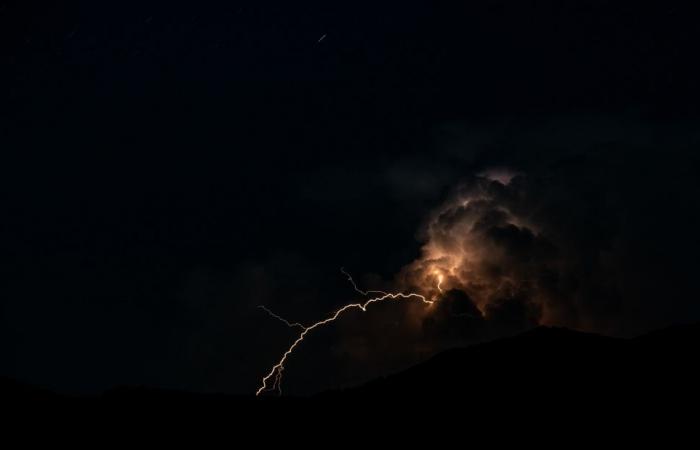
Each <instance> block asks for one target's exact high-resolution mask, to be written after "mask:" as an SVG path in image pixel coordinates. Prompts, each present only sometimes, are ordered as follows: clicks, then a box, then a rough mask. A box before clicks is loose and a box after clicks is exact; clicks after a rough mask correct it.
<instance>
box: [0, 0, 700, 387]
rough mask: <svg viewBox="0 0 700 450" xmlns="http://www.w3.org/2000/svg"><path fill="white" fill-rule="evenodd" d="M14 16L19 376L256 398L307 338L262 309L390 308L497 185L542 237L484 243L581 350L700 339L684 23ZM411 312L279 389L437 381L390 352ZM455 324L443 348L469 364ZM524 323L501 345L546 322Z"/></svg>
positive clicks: (6, 71)
mask: <svg viewBox="0 0 700 450" xmlns="http://www.w3.org/2000/svg"><path fill="white" fill-rule="evenodd" d="M16 3H18V4H14V3H12V2H11V3H5V2H2V3H0V41H1V42H2V45H3V48H2V63H1V64H2V66H1V67H2V75H0V77H1V79H2V84H1V88H0V89H1V91H0V92H1V94H0V96H1V97H0V104H1V105H2V106H1V107H0V111H1V113H2V120H0V139H1V141H0V145H1V149H2V151H1V155H2V156H1V157H2V161H1V162H2V163H1V164H0V170H1V171H2V172H1V173H0V179H1V180H2V189H1V190H0V195H2V197H1V200H2V212H3V214H2V221H1V222H0V233H1V235H0V236H1V238H0V252H1V254H2V260H1V264H2V274H3V281H2V283H0V299H1V300H0V302H1V303H0V355H1V357H0V374H3V375H8V376H12V377H16V378H19V379H21V380H25V381H29V382H33V383H38V384H42V385H46V386H50V387H52V388H56V389H60V390H64V391H72V392H95V391H99V390H102V389H105V388H108V387H111V386H114V385H118V384H146V385H155V386H164V387H173V388H183V389H192V390H205V391H224V392H231V393H251V392H254V390H255V388H256V386H257V384H258V382H259V378H260V377H261V376H262V375H264V373H266V371H267V370H268V369H269V367H270V366H271V365H272V364H273V362H274V361H275V360H276V358H277V357H278V356H279V354H280V353H281V352H282V351H283V350H284V349H285V348H286V346H287V345H288V344H289V342H290V340H291V339H292V338H293V333H291V332H290V331H289V330H286V329H285V328H284V327H283V326H281V324H280V323H279V322H276V321H274V320H272V319H270V318H269V317H267V316H266V315H265V314H264V313H263V312H261V311H260V310H259V309H256V305H258V304H261V303H264V304H267V305H269V306H270V307H271V308H274V309H275V310H276V311H278V312H279V313H280V314H284V315H285V316H286V317H290V318H292V319H294V320H301V321H304V322H305V323H308V322H311V321H314V320H317V319H318V318H320V317H322V316H324V315H325V314H326V313H327V312H328V311H330V310H332V309H333V308H335V307H338V306H340V305H342V304H344V303H345V302H348V301H351V300H354V299H355V296H354V295H353V292H352V290H351V289H349V287H348V286H347V283H346V282H345V279H344V277H343V276H342V274H340V272H339V269H340V267H341V266H344V267H346V268H347V269H348V270H351V271H352V272H353V273H354V274H356V275H357V278H358V281H362V282H363V283H367V284H370V285H371V284H372V283H375V284H377V285H382V286H384V285H386V284H387V283H389V284H390V283H391V281H392V280H393V279H394V277H395V276H396V274H397V273H399V272H400V270H401V269H402V267H404V266H406V265H408V264H410V263H411V262H412V261H414V260H416V259H417V258H419V256H420V254H421V253H420V248H421V240H422V241H425V236H424V235H423V234H422V233H421V231H420V230H421V229H422V227H424V226H425V223H426V218H427V217H428V216H429V213H430V211H434V210H435V208H437V207H439V206H440V205H441V204H443V202H444V201H445V200H446V199H448V198H450V195H451V194H450V193H451V192H454V189H456V188H458V186H462V185H464V183H467V184H469V183H472V182H473V181H474V177H475V176H476V175H478V174H479V173H482V172H483V171H484V170H487V169H489V168H492V167H507V168H510V169H511V170H513V171H515V172H517V173H519V174H521V178H519V180H520V181H518V183H516V184H514V185H513V186H510V187H509V189H510V190H507V191H508V192H505V193H503V192H500V191H499V192H498V193H496V194H493V195H494V198H497V199H500V200H502V201H506V200H507V202H511V203H509V204H512V205H513V208H516V209H518V208H520V209H518V210H519V211H521V212H520V214H521V216H523V217H524V216H525V215H526V216H527V217H529V218H531V219H533V220H535V219H536V220H537V221H538V224H539V230H540V231H542V234H541V235H537V236H536V238H537V239H535V237H532V236H530V235H529V234H527V233H525V234H523V233H520V232H519V231H518V232H516V235H508V234H507V232H508V230H507V229H505V228H503V227H500V225H498V224H497V222H493V224H492V228H491V229H490V230H491V231H489V232H486V234H484V236H486V238H488V239H493V240H494V241H493V242H496V243H499V245H501V247H499V248H506V249H512V250H513V252H515V250H516V249H521V250H522V249H525V250H524V252H525V256H526V259H527V260H528V264H527V267H528V268H532V267H534V268H536V270H540V269H541V268H542V267H544V266H546V267H547V268H551V267H554V266H556V268H557V270H558V272H557V273H558V276H560V278H558V280H560V281H561V280H563V279H566V280H567V281H566V283H564V282H561V283H559V282H557V283H553V284H556V286H557V288H556V289H554V288H552V292H553V291H554V290H556V292H557V294H556V296H553V297H552V298H556V301H557V302H562V303H561V304H563V305H564V306H562V307H561V311H565V312H563V313H562V315H561V316H558V317H561V324H562V325H565V326H573V327H577V328H582V329H589V330H594V331H601V332H606V333H611V334H621V335H631V334H636V333H640V332H643V331H645V330H648V329H651V328H655V327H659V326H664V325H667V324H670V323H675V322H684V321H691V320H697V319H698V318H700V306H698V288H697V287H696V286H695V284H696V283H694V281H695V279H696V274H697V273H698V262H697V254H698V250H700V245H699V242H698V231H697V230H698V229H699V228H698V226H699V225H700V223H699V222H700V215H699V214H698V208H697V198H698V194H700V186H698V177H697V173H698V169H699V168H700V164H699V162H700V161H699V158H698V156H697V155H698V152H697V150H698V146H699V145H700V131H698V130H700V128H699V127H698V126H699V125H700V121H699V120H698V118H699V116H698V113H699V112H700V111H698V105H699V103H698V101H699V100H700V84H699V82H698V80H700V71H699V70H698V69H697V67H696V64H695V61H696V59H697V58H696V53H697V43H698V37H699V36H698V34H700V33H699V32H698V28H697V25H696V23H695V22H696V20H695V17H696V16H695V14H693V11H690V10H688V9H687V8H688V7H687V6H686V5H685V2H675V1H671V2H663V4H662V3H658V2H657V3H656V4H655V5H653V6H646V5H645V4H642V3H640V2H632V1H602V0H598V1H541V2H524V1H515V0H509V1H495V0H494V1H485V2H457V3H460V4H459V5H440V6H438V5H437V4H436V2H427V1H426V2H409V4H397V5H388V4H381V3H377V2H372V3H371V4H369V5H365V4H360V3H358V2H342V3H339V2H264V1H263V2H259V1H256V2H235V1H227V2H222V3H221V4H218V5H208V6H203V5H199V4H195V3H192V2H185V3H183V4H182V5H177V4H173V2H154V1H151V2H148V1H145V2H139V4H138V6H128V5H124V4H123V2H110V1H104V2H88V1H84V2H56V3H55V5H54V6H48V7H47V6H46V5H45V4H44V3H45V2H32V1H25V2H16ZM322 36H325V38H323V39H321V37H322ZM496 188H497V187H496ZM489 189H491V188H489ZM489 192H490V191H489ZM503 199H506V200H503ZM494 230H495V231H494ZM499 230H500V231H502V232H503V233H506V234H503V233H501V234H498V233H496V231H499ZM500 231H499V232H500ZM511 231H512V230H511ZM516 231H517V230H516ZM520 231H522V230H520ZM525 231H527V230H525ZM494 233H496V234H494ZM518 233H520V234H518ZM528 233H529V231H528ZM539 238H542V239H539ZM528 239H529V240H528ZM523 242H525V243H526V244H527V245H525V244H523ZM523 245H525V246H523ZM542 248H554V249H556V250H557V251H556V252H554V251H553V252H554V253H556V254H557V255H559V256H557V261H558V262H557V263H556V264H554V263H552V262H551V261H552V260H551V259H547V258H550V257H549V256H547V257H546V258H545V257H544V256H542V257H540V256H538V255H543V254H544V253H542V252H540V249H542ZM545 253H546V252H545ZM511 254H515V253H512V252H511ZM547 254H548V255H549V253H547ZM533 255H535V256H533ZM562 255H565V257H564V256H562ZM538 258H539V259H538ZM533 260H534V263H533V264H530V262H532V261H533ZM522 261H524V259H520V260H518V261H517V262H514V263H513V264H516V265H517V267H518V268H522V267H525V265H524V263H522ZM561 261H564V262H565V264H563V263H561ZM509 267H510V266H509ZM518 270H520V269H518ZM528 270H529V269H528ZM532 270H535V269H532ZM518 273H521V272H518ZM528 273H531V272H528ZM562 286H564V287H565V288H564V287H562ZM370 287H371V286H370ZM560 288H561V289H560ZM455 295H457V294H455ZM523 295H525V294H523ZM518 298H519V297H518ZM518 298H515V297H514V298H513V299H510V300H512V302H511V303H513V302H515V303H517V304H518V305H522V304H526V305H530V304H531V302H530V300H528V299H525V300H523V301H520V300H518ZM467 301H468V300H467ZM511 303H509V304H511ZM515 310H517V311H520V310H519V309H518V308H515ZM499 311H501V310H499ZM503 311H504V312H498V314H496V313H494V317H506V319H507V318H508V317H514V316H512V314H511V313H510V312H509V311H511V310H510V309H507V308H503ZM401 314H402V310H401V308H395V309H393V310H391V311H389V312H388V313H386V314H385V313H381V314H378V315H377V316H376V317H375V320H373V321H372V323H371V324H367V326H366V327H365V325H358V320H352V318H351V319H348V321H346V322H343V323H342V324H340V326H339V327H337V328H334V329H329V330H324V331H323V332H321V333H319V334H318V336H316V337H315V338H314V341H313V342H309V345H308V346H307V347H305V350H304V352H302V353H301V354H300V355H299V358H298V360H297V361H296V362H295V363H294V364H293V365H290V367H289V370H288V373H287V374H286V376H287V378H286V379H285V386H289V391H290V392H309V391H314V390H318V389H321V388H324V387H331V386H336V385H339V384H349V383H352V382H355V381H358V380H362V379H364V378H367V377H370V376H376V375H378V374H381V373H385V372H386V371H391V370H396V369H397V368H399V367H402V365H405V364H407V363H408V362H411V361H414V360H415V358H419V357H425V356H426V355H425V354H423V353H421V354H420V355H418V356H416V354H415V353H416V352H415V351H414V350H415V348H416V346H417V345H418V344H417V342H419V341H420V340H421V339H422V337H421V336H418V337H416V336H413V337H412V338H411V339H413V338H415V342H414V341H413V340H411V339H408V338H406V336H405V335H404V334H402V332H398V331H397V332H396V333H393V332H390V331H387V330H386V328H385V327H388V326H394V327H395V328H397V329H400V328H401V325H400V324H399V323H398V319H396V320H397V322H396V323H394V321H393V319H392V320H389V321H388V322H387V319H386V317H394V318H395V317H401ZM508 314H511V315H508ZM513 314H515V315H516V316H517V317H521V316H519V315H518V314H520V315H522V314H524V313H522V311H521V312H520V313H513ZM448 316H449V317H452V316H450V315H449V314H447V315H446V316H445V317H448ZM377 317H378V318H380V319H381V320H376V319H377ZM440 317H441V316H439V315H436V317H435V318H433V319H431V322H430V323H431V324H430V326H429V327H428V328H426V329H427V330H432V331H430V333H433V334H432V335H430V336H428V338H430V339H432V341H434V342H442V343H443V344H441V345H437V344H436V346H431V347H430V348H431V349H439V348H443V347H444V346H446V345H456V344H455V342H457V343H460V342H469V340H470V339H474V338H475V333H476V332H474V333H472V332H471V331H470V329H469V327H470V326H471V325H469V324H465V323H462V322H459V323H452V322H451V321H450V320H443V319H441V318H440ZM523 317H525V316H523ZM526 318H527V319H532V317H531V316H530V315H527V317H526ZM506 319H503V324H504V325H498V326H495V327H493V329H492V330H491V331H489V333H488V334H487V335H488V336H493V335H495V333H496V331H493V330H496V329H498V330H506V331H503V332H507V331H508V330H514V329H516V328H517V329H520V328H521V327H523V326H527V324H531V323H536V322H537V319H536V318H535V320H534V322H532V321H529V320H525V321H524V322H523V321H521V320H519V319H518V320H514V321H513V320H511V321H509V320H510V319H508V320H506ZM499 320H500V319H499ZM499 323H500V322H499ZM512 323H517V326H514V327H511V326H510V325H508V324H512ZM523 324H525V325H523ZM365 328H367V329H365ZM358 330H359V331H358ZM436 330H437V331H436ZM455 330H457V331H455ZM360 331H362V333H360ZM392 333H393V334H392ZM426 333H428V331H426ZM428 334H429V333H428ZM476 334H478V333H476ZM389 335H390V336H389ZM387 336H389V337H387ZM436 336H437V337H436ZM444 336H449V339H447V340H444V339H443V337H444ZM479 336H482V335H479ZM483 336H486V335H483ZM423 337H424V336H423ZM357 342H360V344H357V345H355V343H357ZM383 342H384V343H383ZM401 342H404V343H405V345H404V347H405V348H401V349H399V350H397V346H401ZM358 346H359V347H361V348H362V349H364V350H362V351H361V352H358V351H357V348H358ZM368 348H370V349H372V348H373V349H374V350H367V349H368ZM357 353H362V356H361V357H358V356H357ZM367 353H370V354H369V355H368V354H367ZM358 361H359V362H358Z"/></svg>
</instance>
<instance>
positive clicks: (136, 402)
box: [0, 324, 700, 431]
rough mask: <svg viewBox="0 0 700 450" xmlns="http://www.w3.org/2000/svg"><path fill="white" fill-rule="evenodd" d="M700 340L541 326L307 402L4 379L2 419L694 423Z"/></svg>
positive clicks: (85, 423)
mask: <svg viewBox="0 0 700 450" xmlns="http://www.w3.org/2000/svg"><path fill="white" fill-rule="evenodd" d="M699 341H700V325H698V324H695V325H679V326H674V327H671V328H668V329H665V330H660V331H656V332H652V333H650V334H647V335H644V336H640V337H637V338H634V339H619V338H611V337H604V336H599V335H593V334H587V333H580V332H576V331H571V330H566V329H557V328H544V327H541V328H536V329H533V330H531V331H528V332H526V333H523V334H521V335H518V336H514V337H511V338H505V339H501V340H497V341H494V342H490V343H485V344H481V345H475V346H472V347H468V348H462V349H455V350H451V351H447V352H444V353H442V354H439V355H437V356H435V357H434V358H432V359H430V360H428V361H426V362H425V363H423V364H420V365H418V366H415V367H413V368H410V369H408V370H406V371H404V372H401V373H398V374H395V375H391V376H388V377H386V378H382V379H378V380H375V381H373V382H370V383H368V384H366V385H363V386H359V387H356V388H352V389H346V390H339V391H333V392H325V393H322V394H319V395H317V396H315V397H311V398H285V397H283V398H276V397H264V398H254V397H253V396H250V397H238V396H227V395H203V394H194V393H185V392H175V391H167V390H159V389H148V388H128V387H122V388H116V389H113V390H110V391H108V392H105V393H104V394H102V395H101V396H97V397H69V396H62V395H58V394H55V393H52V392H50V391H47V390H42V389H38V388H34V387H31V386H26V385H24V384H21V383H18V382H15V381H12V380H8V379H1V380H2V388H1V391H0V393H1V397H2V408H3V409H4V410H5V411H6V412H8V413H9V414H8V417H11V418H13V419H20V421H22V422H25V423H37V422H39V421H41V422H43V423H50V424H63V423H69V424H72V425H74V426H75V425H76V424H79V425H80V426H81V427H89V428H91V429H96V427H97V428H98V429H99V427H102V426H105V425H107V426H110V427H111V426H114V425H115V424H122V423H123V422H124V421H126V422H127V423H132V424H140V426H144V427H146V428H148V429H149V430H153V429H154V428H153V427H159V426H166V427H172V426H173V425H174V424H180V425H178V426H185V427H189V428H192V427H196V426H200V425H204V426H206V427H211V426H217V425H222V426H224V427H246V429H248V428H247V427H249V426H252V427H257V426H264V427H267V426H269V425H273V424H274V425H277V424H286V425H294V426H295V427H296V429H297V431H299V430H300V428H299V427H306V426H308V424H310V423H313V424H320V423H333V427H334V428H336V427H342V426H344V425H343V424H347V423H354V424H358V425H359V424H363V425H362V426H366V425H373V426H378V424H379V423H382V422H384V421H386V420H395V419H398V420H399V421H400V423H403V426H404V427H406V426H409V427H410V426H416V427H424V426H430V427H433V426H440V427H445V426H447V425H446V424H448V423H452V424H453V425H450V426H454V423H455V421H457V422H459V423H463V424H465V426H466V425H467V423H471V424H473V423H475V422H474V421H478V422H479V423H489V424H490V426H495V425H494V424H503V423H512V422H519V423H523V422H526V423H538V422H539V423H542V424H545V423H551V421H557V423H560V422H570V423H578V424H581V423H588V421H591V423H592V422H595V421H597V420H603V421H604V422H608V423H610V422H611V421H612V422H613V423H617V422H619V421H626V420H628V419H630V417H633V416H634V417H638V416H647V417H651V416H653V417H657V416H667V415H678V416H679V417H680V416H682V417H683V418H684V419H683V420H689V421H693V420H694V419H693V418H696V417H697V412H696V410H695V407H694V405H696V404H697V397H698V392H700V382H699V380H700V377H699V375H700V369H699V367H698V358H697V356H698V351H697V349H698V342H699ZM581 420H584V421H586V422H580V421H581ZM348 421H351V422H348ZM183 424H184V425H183ZM127 428H129V427H127ZM252 429H257V428H252Z"/></svg>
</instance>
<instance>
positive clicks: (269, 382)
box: [255, 268, 442, 396]
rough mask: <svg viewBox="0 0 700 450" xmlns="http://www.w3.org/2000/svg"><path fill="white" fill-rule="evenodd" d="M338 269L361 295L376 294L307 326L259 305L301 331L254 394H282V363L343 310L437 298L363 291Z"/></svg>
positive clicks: (335, 318)
mask: <svg viewBox="0 0 700 450" xmlns="http://www.w3.org/2000/svg"><path fill="white" fill-rule="evenodd" d="M340 271H341V272H342V273H343V274H344V275H345V276H347V277H348V281H349V282H350V284H352V287H353V288H354V289H355V291H357V292H358V293H360V294H362V295H363V296H365V297H366V296H369V295H370V294H378V295H377V296H376V297H372V298H370V299H368V300H367V301H365V302H364V303H349V304H347V305H345V306H343V307H342V308H340V309H338V310H336V311H335V312H333V313H332V314H331V315H330V316H329V317H327V318H325V319H323V320H320V321H318V322H316V323H313V324H311V325H309V326H304V325H302V324H300V323H297V322H290V321H288V320H287V319H285V318H283V317H281V316H279V315H277V314H275V313H274V312H272V311H270V310H269V309H268V308H267V307H265V306H263V305H260V306H259V307H260V308H261V309H262V310H264V311H265V312H267V313H268V314H269V315H270V316H272V317H274V318H275V319H277V320H279V321H281V322H282V323H284V324H285V325H287V326H288V327H289V328H301V332H300V333H299V336H297V338H296V340H295V341H294V342H293V343H292V345H290V346H289V348H288V349H287V351H285V352H284V354H282V357H281V358H280V360H279V361H278V362H277V364H275V365H274V366H272V368H271V369H270V371H269V372H268V373H267V375H265V376H264V377H263V379H262V381H261V384H260V387H259V388H258V390H257V392H255V395H256V396H258V395H260V394H262V393H263V392H266V391H274V390H276V391H277V392H278V393H279V395H282V373H283V372H284V365H285V363H286V362H287V360H288V359H289V357H290V356H291V355H292V353H294V350H296V348H297V347H298V346H299V345H300V344H301V343H302V341H303V340H304V339H305V338H306V336H307V335H308V334H309V333H310V332H312V331H313V330H315V329H317V328H320V327H323V326H324V325H328V324H329V323H331V322H334V321H335V320H337V319H338V318H339V317H340V316H341V315H342V314H343V313H344V312H346V311H350V310H353V309H359V310H361V311H362V312H366V311H367V307H368V306H369V305H371V304H373V303H379V302H384V301H391V300H410V299H414V300H420V301H422V302H423V303H425V304H427V305H432V304H433V303H435V301H437V298H436V297H434V298H432V299H428V298H426V297H425V296H424V295H421V294H417V293H415V292H409V293H407V294H406V293H403V292H398V293H391V292H384V291H363V290H361V289H360V288H358V287H357V284H355V281H354V280H353V278H352V276H351V275H350V274H349V273H347V272H346V271H345V269H343V268H341V269H340ZM435 275H436V276H437V278H438V285H437V287H438V290H439V291H440V292H442V288H441V287H440V284H441V283H442V275H441V274H439V273H436V274H435Z"/></svg>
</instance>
